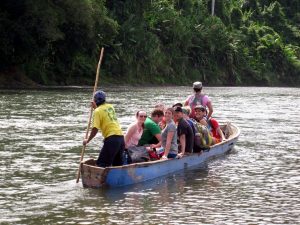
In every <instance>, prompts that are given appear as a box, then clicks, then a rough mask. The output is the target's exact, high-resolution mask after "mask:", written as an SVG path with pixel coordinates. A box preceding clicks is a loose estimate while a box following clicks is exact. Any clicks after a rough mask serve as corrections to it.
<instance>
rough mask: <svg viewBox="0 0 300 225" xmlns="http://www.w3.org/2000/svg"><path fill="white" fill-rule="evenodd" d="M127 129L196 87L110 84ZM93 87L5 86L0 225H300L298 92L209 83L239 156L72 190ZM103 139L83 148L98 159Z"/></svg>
mask: <svg viewBox="0 0 300 225" xmlns="http://www.w3.org/2000/svg"><path fill="white" fill-rule="evenodd" d="M104 90H105V91H106V92H107V96H108V102H110V103H112V104H113V105H114V106H115V109H116V112H117V115H118V118H119V120H120V122H121V124H122V128H123V129H124V131H125V130H126V128H127V126H128V125H129V124H130V123H131V122H132V121H133V120H134V116H133V115H134V114H135V112H136V111H137V109H144V110H146V111H147V112H150V111H151V109H152V107H153V106H154V105H155V104H156V103H157V102H164V103H165V104H166V105H167V106H170V105H172V104H174V103H176V102H178V101H183V100H184V99H185V97H186V96H187V95H188V94H190V92H191V88H190V87H178V86H177V87H147V88H136V87H118V88H116V87H114V88H109V87H104ZM91 92H92V89H87V88H68V89H54V88H53V89H44V90H0V108H1V110H0V168H1V170H0V224H300V216H299V215H300V191H299V190H300V113H299V110H300V88H265V87H205V88H204V92H205V93H207V94H209V96H210V98H211V99H212V101H213V105H214V117H215V118H217V119H218V120H219V121H220V122H222V121H223V122H227V121H231V122H233V123H235V124H236V125H237V126H238V127H239V128H240V129H241V135H240V138H239V141H238V142H237V144H236V146H235V148H234V150H233V151H232V152H231V153H230V154H228V155H226V156H224V157H221V158H219V159H215V160H213V161H210V162H208V163H206V164H204V165H200V166H198V167H194V168H190V169H187V170H184V171H179V172H177V173H175V174H170V175H168V176H164V177H160V178H157V179H154V180H152V181H149V182H144V183H140V184H136V185H132V186H128V187H122V188H115V189H99V190H95V189H86V188H83V187H82V185H81V184H80V183H79V184H76V174H77V168H78V165H79V158H80V152H81V149H82V145H81V143H82V139H83V137H84V135H85V129H86V126H87V122H88V112H89V101H90V99H91ZM101 141H102V137H101V135H98V136H97V137H96V138H95V139H94V140H93V141H92V142H91V144H90V145H88V146H87V148H86V153H85V158H88V157H90V156H93V157H97V155H98V150H99V145H101V144H102V142H101Z"/></svg>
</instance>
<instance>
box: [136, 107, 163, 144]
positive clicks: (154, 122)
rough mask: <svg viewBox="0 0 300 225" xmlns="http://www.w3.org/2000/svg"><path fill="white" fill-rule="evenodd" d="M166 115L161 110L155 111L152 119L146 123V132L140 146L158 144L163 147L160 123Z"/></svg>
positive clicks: (152, 113)
mask: <svg viewBox="0 0 300 225" xmlns="http://www.w3.org/2000/svg"><path fill="white" fill-rule="evenodd" d="M163 116H164V113H163V111H162V110H161V109H154V110H153V111H152V112H151V117H147V118H146V120H145V122H144V130H143V134H142V136H141V139H140V140H139V144H138V145H146V144H158V143H159V145H161V129H160V127H159V126H158V123H159V122H161V120H162V118H163Z"/></svg>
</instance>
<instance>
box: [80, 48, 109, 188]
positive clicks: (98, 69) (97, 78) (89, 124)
mask: <svg viewBox="0 0 300 225" xmlns="http://www.w3.org/2000/svg"><path fill="white" fill-rule="evenodd" d="M103 52H104V48H101V52H100V59H99V61H98V65H97V72H96V79H95V85H94V90H93V95H92V101H93V99H94V94H95V92H96V90H97V85H98V80H99V72H100V67H101V62H102V58H103ZM92 114H93V106H92V105H91V109H90V113H89V122H88V126H87V129H86V132H85V139H87V138H88V135H89V129H90V126H91V119H92ZM84 152H85V145H83V147H82V150H81V156H80V163H79V168H78V173H77V180H76V183H78V181H79V178H80V167H81V162H82V160H83V156H84Z"/></svg>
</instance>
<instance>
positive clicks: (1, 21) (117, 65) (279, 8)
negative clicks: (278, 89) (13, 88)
mask: <svg viewBox="0 0 300 225" xmlns="http://www.w3.org/2000/svg"><path fill="white" fill-rule="evenodd" d="M211 3H212V0H176V1H175V0H144V1H140V0H113V1H106V0H82V1H72V0H64V1H62V0H40V1H33V0H24V1H17V0H2V1H1V2H0V32H1V34H2V35H0V72H1V71H10V70H11V69H12V68H17V69H19V70H22V71H23V72H24V73H26V74H27V76H28V77H30V78H31V79H32V80H34V81H36V82H38V83H41V84H46V85H53V84H61V85H64V84H73V83H74V84H86V83H92V80H93V78H94V74H95V68H96V64H97V60H98V57H99V50H100V48H101V47H105V57H104V62H103V66H102V70H103V73H102V74H103V76H104V80H105V79H106V80H109V81H110V82H112V81H113V80H118V83H120V82H124V83H127V82H129V83H156V84H170V83H173V84H186V83H190V82H191V81H194V80H202V81H203V82H205V83H207V84H211V85H222V84H224V85H247V84H249V85H279V84H280V85H298V86H299V84H300V78H299V77H300V49H299V43H300V26H299V24H300V14H299V12H300V1H298V0H290V1H286V0H277V1H273V0H224V1H220V0H216V1H215V16H211V7H212V5H211Z"/></svg>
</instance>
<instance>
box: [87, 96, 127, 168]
mask: <svg viewBox="0 0 300 225" xmlns="http://www.w3.org/2000/svg"><path fill="white" fill-rule="evenodd" d="M105 101H106V94H105V92H104V91H97V92H96V93H95V95H94V101H93V102H92V105H93V108H94V109H95V110H94V115H93V128H92V131H91V133H90V136H89V137H88V139H85V140H84V141H83V144H84V145H86V144H87V143H89V142H90V141H91V140H92V139H93V138H94V137H95V136H96V134H97V133H98V130H100V131H101V132H102V135H103V137H104V140H103V142H104V144H103V147H102V149H101V151H100V153H99V157H98V159H97V165H98V166H100V167H109V166H112V165H113V166H121V165H123V160H122V156H123V152H124V148H125V142H124V136H123V133H122V130H121V127H120V124H119V122H118V120H117V117H116V113H115V109H114V107H113V106H112V105H111V104H107V103H106V102H105Z"/></svg>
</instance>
